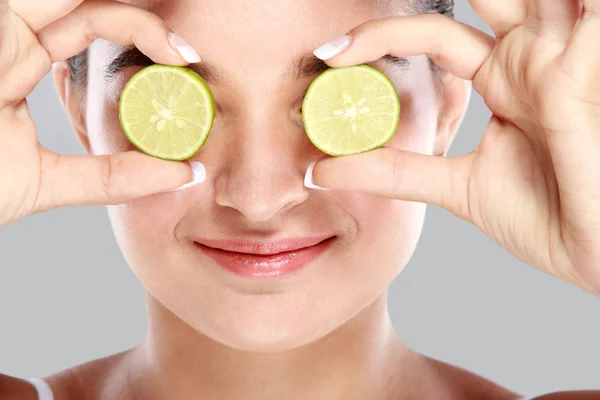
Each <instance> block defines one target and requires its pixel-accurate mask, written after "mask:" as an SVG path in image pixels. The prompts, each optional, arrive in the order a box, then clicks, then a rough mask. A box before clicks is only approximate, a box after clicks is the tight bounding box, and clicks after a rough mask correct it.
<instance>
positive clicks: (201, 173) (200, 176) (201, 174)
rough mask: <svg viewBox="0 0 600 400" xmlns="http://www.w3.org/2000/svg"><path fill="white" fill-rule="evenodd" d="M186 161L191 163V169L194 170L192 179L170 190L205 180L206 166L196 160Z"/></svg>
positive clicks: (188, 186) (181, 188)
mask: <svg viewBox="0 0 600 400" xmlns="http://www.w3.org/2000/svg"><path fill="white" fill-rule="evenodd" d="M188 163H189V164H190V165H191V167H192V171H193V172H194V180H193V181H191V182H190V183H186V184H185V185H183V186H181V187H178V188H177V189H173V190H172V192H177V191H180V190H184V189H188V188H190V187H192V186H195V185H197V184H199V183H202V182H204V181H205V180H206V168H205V167H204V164H202V163H200V162H198V161H188Z"/></svg>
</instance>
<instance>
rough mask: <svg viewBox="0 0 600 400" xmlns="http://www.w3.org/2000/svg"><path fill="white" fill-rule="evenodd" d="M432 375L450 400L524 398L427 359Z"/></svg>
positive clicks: (479, 378) (463, 371) (491, 383)
mask: <svg viewBox="0 0 600 400" xmlns="http://www.w3.org/2000/svg"><path fill="white" fill-rule="evenodd" d="M426 360H427V364H428V368H429V371H430V375H432V376H433V377H434V379H435V380H436V381H438V382H440V385H439V387H440V389H441V390H443V391H445V393H446V395H447V396H448V398H449V399H465V400H466V399H486V400H519V399H523V396H522V395H520V394H518V393H515V392H513V391H511V390H509V389H507V388H504V387H502V386H500V385H498V384H497V383H495V382H493V381H491V380H489V379H486V378H484V377H482V376H479V375H477V374H474V373H472V372H470V371H467V370H465V369H462V368H459V367H457V366H454V365H450V364H447V363H444V362H441V361H438V360H434V359H431V358H427V359H426Z"/></svg>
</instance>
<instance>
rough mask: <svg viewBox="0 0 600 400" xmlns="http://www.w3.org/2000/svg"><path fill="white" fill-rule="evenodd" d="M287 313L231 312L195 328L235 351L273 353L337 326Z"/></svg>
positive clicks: (316, 339)
mask: <svg viewBox="0 0 600 400" xmlns="http://www.w3.org/2000/svg"><path fill="white" fill-rule="evenodd" d="M284 314H286V315H284V316H281V315H280V316H274V315H272V316H265V315H261V312H260V311H257V312H256V313H253V314H252V315H245V316H242V317H241V316H239V315H231V316H230V318H221V319H217V320H212V321H207V320H206V319H205V320H203V321H202V322H201V323H200V324H197V325H200V326H197V328H196V329H197V330H198V331H199V332H200V333H202V334H203V335H205V336H206V337H208V338H209V339H211V340H213V341H215V342H217V343H220V344H222V345H223V346H226V347H229V348H232V349H235V350H239V351H244V352H251V353H264V354H269V353H271V354H272V353H282V352H287V351H291V350H294V349H297V348H300V347H303V346H306V345H309V344H311V343H314V342H316V341H318V340H319V339H321V338H322V337H324V336H326V335H327V334H329V333H330V332H331V331H333V330H335V329H336V328H337V327H338V326H336V324H333V325H330V324H331V323H328V324H322V323H319V322H320V321H317V320H314V321H309V320H307V319H306V318H302V317H294V315H292V314H294V313H293V312H292V313H285V312H284ZM339 325H341V322H340V324H339Z"/></svg>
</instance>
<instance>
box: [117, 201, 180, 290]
mask: <svg viewBox="0 0 600 400" xmlns="http://www.w3.org/2000/svg"><path fill="white" fill-rule="evenodd" d="M180 203H181V201H178V200H177V199H173V195H169V194H165V195H156V196H151V197H148V198H145V199H141V200H137V201H134V202H131V203H129V204H127V205H122V206H113V207H109V209H108V212H109V217H110V220H111V224H112V226H113V230H114V232H115V237H116V240H117V242H118V244H119V247H120V248H121V251H122V253H123V256H124V257H125V259H126V261H127V263H128V265H129V266H130V267H131V269H132V270H133V272H134V273H135V274H136V275H137V277H138V278H139V279H140V281H142V282H143V283H144V284H146V283H148V282H169V276H168V272H169V269H168V268H165V266H169V265H173V264H174V263H175V262H176V260H177V259H178V257H179V254H180V252H181V248H182V243H181V242H179V241H178V239H177V237H176V234H175V232H176V231H177V224H178V221H180V220H181V219H182V217H183V215H184V214H185V213H186V211H187V208H186V207H185V206H183V205H181V204H180ZM145 286H146V285H145Z"/></svg>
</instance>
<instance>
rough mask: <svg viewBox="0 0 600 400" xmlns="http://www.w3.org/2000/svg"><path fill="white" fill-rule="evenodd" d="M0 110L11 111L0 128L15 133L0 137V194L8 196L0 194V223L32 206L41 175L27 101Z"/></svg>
mask: <svg viewBox="0 0 600 400" xmlns="http://www.w3.org/2000/svg"><path fill="white" fill-rule="evenodd" d="M11 108H12V107H11ZM2 112H5V113H8V112H11V113H12V115H11V116H10V118H7V122H8V124H7V125H5V126H3V129H6V130H7V131H8V132H15V134H11V135H9V136H4V137H0V143H1V146H0V147H1V149H2V150H0V151H1V155H2V157H1V158H0V171H1V172H0V188H1V190H2V192H3V193H10V196H0V226H1V225H3V224H5V223H7V222H10V221H14V220H16V219H18V218H21V217H23V216H25V215H28V214H30V213H31V212H32V211H33V210H34V209H35V206H36V203H37V201H38V193H39V187H40V182H41V177H42V174H43V171H42V168H41V166H42V163H41V160H42V157H41V151H42V150H41V148H40V146H39V144H38V141H37V133H36V130H35V126H34V124H33V121H32V120H31V118H30V117H29V110H28V109H27V103H26V102H22V103H20V104H19V105H17V106H15V107H14V108H13V109H12V110H11V109H5V110H3V111H2ZM3 121H6V120H3Z"/></svg>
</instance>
